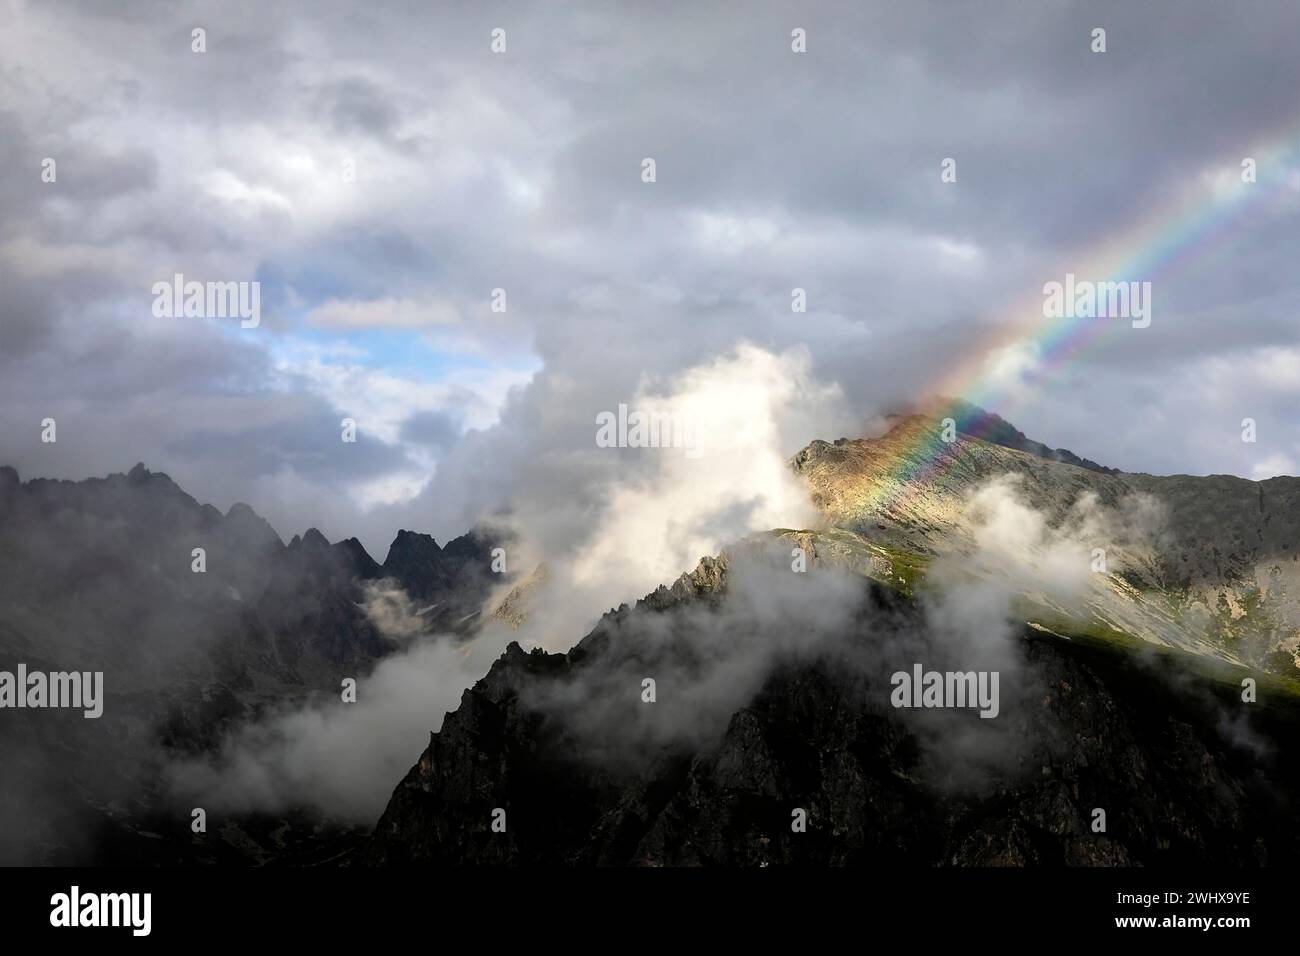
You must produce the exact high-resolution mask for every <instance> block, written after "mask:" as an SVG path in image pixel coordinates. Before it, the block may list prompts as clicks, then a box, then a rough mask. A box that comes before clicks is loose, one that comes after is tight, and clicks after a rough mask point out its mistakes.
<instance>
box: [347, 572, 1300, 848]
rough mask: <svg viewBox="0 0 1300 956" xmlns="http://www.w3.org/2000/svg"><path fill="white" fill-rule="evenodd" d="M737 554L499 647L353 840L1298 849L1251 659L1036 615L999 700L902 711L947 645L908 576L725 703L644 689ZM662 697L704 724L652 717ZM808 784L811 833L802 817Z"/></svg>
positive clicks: (1285, 740) (383, 843) (720, 586)
mask: <svg viewBox="0 0 1300 956" xmlns="http://www.w3.org/2000/svg"><path fill="white" fill-rule="evenodd" d="M728 567H729V565H728V561H727V559H726V558H724V559H723V560H722V561H720V562H714V561H706V562H705V563H704V564H702V565H701V568H700V569H698V570H697V571H696V572H695V573H694V574H693V575H690V576H686V577H683V579H682V580H681V581H679V582H678V583H677V585H675V586H674V588H673V589H672V590H671V591H669V590H666V589H661V590H660V591H659V592H657V593H656V594H655V595H652V596H651V597H650V598H648V599H647V600H646V601H643V602H639V603H638V605H637V607H635V608H631V609H629V608H627V607H624V608H621V609H620V610H619V611H617V612H614V613H612V614H611V615H609V616H607V617H606V618H605V619H604V620H603V621H602V622H601V624H600V625H599V626H598V627H597V628H596V629H595V630H594V631H593V632H592V634H590V635H589V636H588V637H587V638H586V639H585V640H583V641H582V642H581V643H580V644H579V645H577V646H576V647H575V648H574V649H573V650H572V651H570V652H569V653H568V654H547V653H544V652H542V651H534V652H532V653H525V652H524V651H523V650H522V649H520V647H519V646H518V645H511V647H510V648H509V649H508V651H507V652H506V654H505V655H504V656H503V657H502V658H500V659H499V660H498V661H497V662H496V664H495V665H494V666H493V667H492V669H491V672H490V673H489V674H488V675H487V676H486V677H485V678H484V679H483V680H481V681H480V682H479V683H478V684H476V685H475V686H474V687H473V688H472V689H470V690H467V691H466V692H465V695H464V697H463V699H462V702H461V705H460V708H459V709H458V710H457V711H456V712H454V713H452V714H449V715H448V716H447V718H446V720H445V722H444V724H443V726H442V729H441V730H440V731H439V732H438V733H435V734H432V735H431V737H430V742H429V746H428V748H427V749H426V750H425V751H424V753H423V754H422V755H421V756H420V758H419V760H418V762H417V763H416V765H415V766H414V767H412V769H411V771H410V772H409V773H408V774H407V776H406V777H405V779H403V780H402V781H401V783H400V784H399V785H398V786H397V788H396V790H395V791H394V793H393V796H392V799H391V802H390V803H389V806H388V808H387V810H386V811H385V813H384V815H383V817H382V818H381V819H380V821H379V823H378V825H377V826H376V828H375V832H374V835H373V837H372V839H371V841H370V843H369V845H368V847H367V848H366V851H365V854H364V858H365V860H366V861H367V862H369V863H372V864H392V863H422V864H478V863H489V864H490V863H513V864H538V863H547V864H552V863H563V864H580V865H591V864H614V865H620V864H630V865H737V866H754V865H759V866H761V865H766V864H774V865H775V864H861V865H866V866H882V865H908V864H912V865H922V866H928V865H974V866H984V865H1041V866H1054V865H1155V864H1195V863H1209V862H1213V863H1218V864H1233V865H1245V866H1253V865H1260V864H1286V863H1295V862H1297V858H1298V855H1300V839H1298V837H1297V834H1296V832H1295V829H1294V826H1293V823H1294V813H1295V808H1294V806H1293V804H1292V802H1291V794H1294V793H1296V792H1297V789H1296V785H1297V783H1298V782H1300V781H1298V780H1297V768H1298V767H1300V764H1298V763H1297V760H1296V756H1297V754H1296V752H1295V751H1296V741H1297V740H1300V737H1298V736H1297V731H1300V708H1298V707H1297V702H1296V699H1295V698H1294V697H1293V696H1292V695H1290V694H1289V693H1286V692H1284V691H1283V690H1281V689H1280V688H1279V687H1276V686H1274V685H1272V684H1268V685H1266V686H1265V688H1264V689H1262V690H1261V700H1260V702H1258V703H1255V704H1244V703H1243V702H1242V701H1241V699H1240V687H1239V686H1238V685H1237V680H1238V679H1239V675H1238V673H1236V672H1232V671H1222V672H1207V671H1205V670H1204V669H1198V668H1196V667H1189V666H1188V665H1189V664H1195V663H1196V660H1195V659H1194V658H1192V657H1191V656H1190V655H1185V654H1182V653H1180V652H1176V651H1169V652H1162V653H1161V654H1159V655H1158V656H1154V657H1147V656H1143V655H1138V654H1134V653H1131V652H1122V651H1119V650H1117V649H1116V648H1114V647H1112V646H1108V645H1106V644H1104V643H1099V642H1087V641H1084V640H1081V639H1076V640H1073V641H1071V640H1067V639H1064V638H1062V637H1058V636H1053V635H1048V634H1044V633H1042V632H1036V631H1032V630H1026V632H1025V633H1024V634H1022V635H1020V636H1019V637H1017V638H1015V639H1014V640H1013V642H1012V644H1011V648H1012V653H1013V661H1012V663H1011V666H1010V667H1009V668H1008V669H1007V670H1005V671H1004V677H1005V679H1004V682H1003V685H1002V697H1003V702H1002V713H1001V714H1000V715H999V716H998V717H997V718H995V719H993V720H989V721H983V720H981V719H980V718H978V717H977V716H975V714H974V713H972V712H960V713H953V712H951V711H949V712H938V711H915V710H897V709H894V708H892V707H891V706H889V704H888V700H889V692H890V685H889V681H888V675H889V674H890V673H891V672H892V671H894V670H896V669H905V668H907V667H910V662H911V661H922V662H927V663H935V664H936V665H937V664H938V661H939V660H941V659H942V657H943V650H942V648H940V647H937V646H935V645H934V644H933V643H931V642H930V639H929V638H928V637H926V636H925V627H924V625H923V623H922V621H921V619H920V617H919V615H918V613H917V610H916V608H915V606H914V605H913V604H912V602H911V601H910V599H908V598H907V597H905V596H903V595H900V594H899V593H897V592H896V591H893V590H891V589H888V588H884V587H882V586H880V585H879V584H876V583H868V582H863V583H862V584H861V587H862V588H863V595H862V601H861V603H860V604H859V605H858V606H857V607H856V608H855V610H854V621H855V623H854V625H853V626H852V627H850V628H849V629H847V631H845V632H844V633H843V634H841V635H840V637H841V638H842V640H840V641H831V642H829V643H827V642H817V643H816V648H817V649H816V650H815V651H813V652H808V651H805V650H801V649H800V647H799V644H800V642H799V641H796V642H794V643H793V644H790V645H787V646H786V648H785V649H784V650H783V651H782V652H781V653H779V654H778V655H777V656H776V657H775V658H774V659H773V661H772V666H771V667H770V668H769V669H767V673H766V676H765V677H763V678H762V679H761V680H760V681H759V683H758V684H757V685H756V687H755V689H754V691H753V693H752V694H750V693H742V694H741V699H739V700H738V702H737V705H736V706H735V707H734V710H732V711H731V712H730V713H728V714H727V716H726V717H725V719H724V720H722V721H716V719H715V718H712V717H709V716H708V715H700V714H698V713H694V714H692V713H686V712H684V711H685V710H686V709H687V708H689V707H690V706H691V705H689V704H686V703H679V702H675V701H674V697H673V687H672V686H671V684H669V683H666V682H661V683H660V685H659V694H658V700H657V701H656V702H655V703H653V704H649V703H643V702H642V700H641V698H640V696H639V691H640V688H639V685H638V682H637V679H636V677H637V675H640V674H641V673H645V674H655V673H659V672H661V671H662V670H664V669H667V668H670V667H671V664H670V663H669V662H668V661H666V660H665V659H664V658H665V657H667V656H671V657H672V658H674V660H677V661H680V659H681V657H682V655H683V654H688V655H689V653H690V648H691V645H692V641H693V640H694V639H695V638H696V637H697V636H698V634H699V633H700V632H701V631H704V630H707V629H708V628H709V626H710V625H709V624H708V620H709V615H726V614H727V613H728V611H727V602H728V601H729V600H731V599H732V598H731V596H730V595H729V594H728V592H729V591H730V590H733V589H732V588H731V587H729V584H730V580H729V579H730V578H731V577H732V573H731V572H729V570H728ZM791 577H794V576H791ZM808 577H813V575H809V576H808ZM701 606H704V607H706V608H707V612H706V614H705V616H701V615H700V613H699V611H698V608H700V607H701ZM665 630H666V631H667V632H671V635H672V636H671V637H670V638H668V639H664V638H663V637H662V634H663V633H664V632H665ZM656 635H658V636H656ZM729 636H731V637H734V638H736V639H737V640H741V641H743V640H744V639H745V635H744V634H741V633H737V634H734V635H729ZM750 637H753V635H752V634H751V635H750ZM710 647H714V648H715V647H716V645H710ZM740 651H741V652H743V648H741V649H740ZM711 654H713V650H709V651H708V652H707V653H701V654H700V655H699V657H700V659H699V660H698V661H697V663H698V664H699V666H700V667H707V666H709V665H710V663H712V662H714V661H710V660H706V659H705V658H708V657H709V655H711ZM629 661H632V662H634V663H633V664H632V666H630V667H628V666H625V665H626V664H627V662H629ZM611 699H613V700H615V703H613V704H612V705H611V704H608V701H610V700H611ZM557 702H560V703H559V704H558V705H557ZM650 708H660V709H664V710H661V711H659V712H658V713H672V712H674V711H676V712H677V715H678V717H681V718H683V719H685V720H686V721H687V722H688V723H694V724H695V726H694V727H693V728H692V729H693V730H694V731H696V732H694V733H691V732H687V733H684V734H676V735H669V736H666V737H661V738H658V739H656V738H655V736H654V735H653V734H652V735H650V736H649V737H647V735H646V734H645V733H644V730H645V724H644V721H643V719H642V716H641V715H644V714H645V713H646V712H647V711H648V710H649V709H650ZM591 712H594V713H595V715H596V720H594V721H593V720H592V719H590V718H591V717H592V716H593V714H592V713H591ZM593 723H596V724H598V725H599V726H598V728H597V729H595V730H593V726H592V725H593ZM494 808H503V809H504V810H505V811H506V813H507V817H506V819H507V829H506V832H504V833H494V832H492V829H491V826H490V824H491V820H492V813H493V810H494ZM795 808H803V809H805V810H806V811H807V814H808V827H807V831H806V832H803V833H795V832H792V827H791V821H792V812H793V810H794V809H795ZM1094 808H1102V809H1104V810H1105V811H1106V817H1107V821H1106V823H1107V826H1106V832H1104V833H1095V832H1093V830H1092V826H1091V824H1092V820H1093V815H1092V814H1093V810H1094Z"/></svg>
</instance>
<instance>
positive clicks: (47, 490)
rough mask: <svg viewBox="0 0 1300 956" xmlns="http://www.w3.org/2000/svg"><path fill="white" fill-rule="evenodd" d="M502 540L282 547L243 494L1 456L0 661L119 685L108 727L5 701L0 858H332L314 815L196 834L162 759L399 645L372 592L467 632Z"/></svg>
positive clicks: (107, 710)
mask: <svg viewBox="0 0 1300 956" xmlns="http://www.w3.org/2000/svg"><path fill="white" fill-rule="evenodd" d="M194 548H203V549H205V551H206V568H207V569H206V572H205V573H201V574H200V573H195V572H194V571H193V570H192V561H193V558H192V556H191V554H192V551H193V549H194ZM489 552H490V543H489V542H488V541H487V540H486V539H485V538H482V537H480V536H478V535H466V536H465V537H463V538H459V539H456V540H455V541H453V542H451V543H449V544H448V545H446V546H445V547H439V546H438V545H437V543H436V542H434V540H433V538H431V537H429V536H428V535H420V534H413V533H411V532H405V531H404V532H402V533H401V534H399V535H398V537H397V540H395V541H394V542H393V545H392V548H391V549H390V553H389V555H388V558H387V560H386V561H385V563H384V564H383V565H380V564H378V563H376V562H375V561H374V560H373V559H371V557H370V556H369V555H368V554H367V553H366V551H365V549H364V548H363V547H362V546H361V544H360V543H359V542H358V541H356V540H355V539H348V540H346V541H341V542H338V543H335V544H331V543H330V542H328V541H327V540H326V539H325V537H324V535H322V534H321V533H320V532H319V531H317V530H315V529H311V530H308V531H307V532H306V533H305V534H304V535H302V536H301V537H294V538H293V539H292V540H291V541H290V542H289V543H288V544H287V545H286V544H284V543H283V542H282V541H281V540H280V538H279V536H278V535H277V534H276V533H275V531H274V530H272V528H271V527H270V525H268V524H267V523H266V522H265V521H264V520H263V519H261V518H260V517H258V516H257V515H256V514H255V513H254V512H253V510H252V509H251V508H249V507H248V506H247V505H242V504H236V505H234V506H233V507H231V508H230V509H229V511H228V512H227V513H226V514H224V515H223V514H222V513H221V512H220V511H219V510H217V509H216V508H214V507H212V506H211V505H204V504H200V503H199V502H197V501H195V500H194V499H193V498H191V497H190V496H189V495H187V494H185V492H184V491H182V490H181V489H180V488H179V487H178V486H177V485H176V484H175V483H174V482H173V481H172V480H171V479H170V478H168V477H167V476H166V475H163V474H159V473H155V472H150V471H149V470H148V469H146V468H145V467H144V466H143V465H137V466H136V467H135V468H133V469H132V470H131V471H130V473H128V474H124V475H123V474H116V475H110V476H109V477H107V478H104V479H90V480H87V481H81V482H70V481H52V480H45V479H36V480H32V481H28V482H25V483H24V482H21V481H20V480H19V477H18V475H17V474H16V473H15V472H14V471H13V469H11V468H0V669H7V670H10V671H12V670H13V669H14V667H15V666H16V665H17V664H18V663H19V662H22V663H26V664H27V665H28V667H29V669H31V670H37V669H40V670H46V671H57V670H68V669H75V670H79V671H103V672H104V685H105V694H106V697H107V701H106V703H105V707H104V715H103V716H102V717H101V718H99V719H97V720H85V719H83V718H82V717H81V715H80V713H76V714H72V713H67V712H52V711H35V712H33V711H28V710H22V711H19V710H6V711H4V712H3V714H0V778H2V779H3V780H4V781H5V783H4V786H3V787H0V864H11V863H65V864H73V863H88V862H93V863H175V862H200V861H208V862H212V861H228V862H229V861H245V862H247V861H262V860H266V859H280V860H299V861H311V860H316V859H324V858H329V857H330V856H332V855H334V854H335V853H336V852H337V850H338V841H337V837H338V835H339V834H338V831H337V830H327V831H321V832H316V830H315V828H316V827H317V826H318V825H321V824H322V821H318V820H314V819H312V818H310V817H309V816H307V815H303V816H301V817H300V818H299V819H296V820H294V821H291V822H293V824H294V825H293V826H291V827H285V822H286V821H285V820H283V819H259V818H256V817H249V818H246V819H244V820H241V821H239V822H238V823H237V824H235V825H233V826H230V827H227V828H226V829H224V830H223V831H222V832H221V833H214V834H212V835H211V836H212V838H211V839H208V840H205V841H193V840H191V838H190V832H189V817H188V813H187V812H178V808H175V807H171V806H169V805H168V804H167V802H166V794H164V793H163V792H162V789H161V785H160V781H159V774H158V769H159V767H160V766H161V765H162V764H164V763H166V762H168V761H169V760H172V759H174V758H177V757H183V756H189V755H195V754H200V753H204V752H207V751H210V750H212V749H213V748H215V747H216V746H217V745H218V744H219V742H220V741H221V739H222V737H223V735H224V734H225V733H226V732H227V731H229V730H230V729H231V728H233V727H235V726H237V725H239V724H240V723H242V722H245V721H250V720H254V719H256V718H257V717H258V715H260V714H262V713H264V712H266V711H268V710H270V709H274V708H279V707H283V706H286V705H290V704H293V703H294V702H305V701H308V700H311V699H314V698H318V697H320V696H322V695H336V694H338V693H339V687H340V681H341V680H342V678H344V677H361V676H363V675H365V674H366V673H368V672H369V671H370V670H371V669H372V668H373V667H374V665H375V664H376V662H378V661H379V660H381V659H383V658H384V657H386V656H387V655H388V654H390V653H392V652H393V651H394V650H395V649H396V648H397V646H398V645H397V644H396V643H395V642H394V641H393V640H391V639H390V638H389V637H387V636H385V635H384V634H382V633H380V632H379V631H378V630H377V629H376V627H375V625H374V624H373V623H372V620H371V618H370V616H369V615H368V614H367V613H366V610H365V606H364V605H365V602H366V600H367V593H368V591H367V589H368V588H369V587H370V586H371V585H377V584H379V583H381V582H384V581H385V580H386V579H390V580H391V581H393V582H396V584H397V585H398V586H401V587H403V588H405V589H407V590H408V591H409V593H410V594H411V595H413V596H416V597H418V599H419V601H420V602H421V603H422V604H423V605H426V608H425V610H426V614H425V615H424V620H425V623H426V625H427V627H428V630H429V631H430V632H431V633H442V632H451V633H459V634H462V635H463V634H467V633H468V632H469V630H470V629H471V628H472V626H473V619H474V616H475V614H476V612H477V609H478V607H479V605H481V604H482V602H483V600H484V599H485V598H486V596H487V594H488V591H489V588H490V587H491V586H492V584H494V583H495V582H494V581H492V580H491V578H493V577H495V576H493V575H491V574H490V569H489ZM181 810H183V808H181ZM353 829H355V828H353ZM322 836H324V837H326V838H323V839H322V838H321V837H322Z"/></svg>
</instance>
